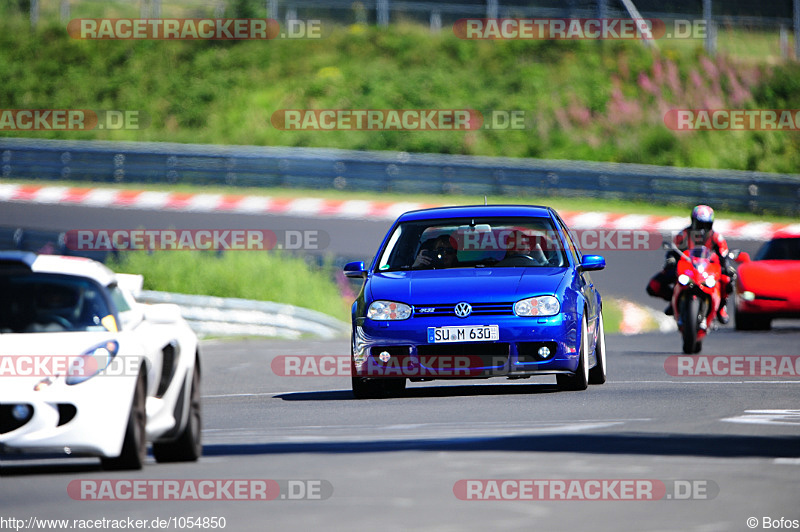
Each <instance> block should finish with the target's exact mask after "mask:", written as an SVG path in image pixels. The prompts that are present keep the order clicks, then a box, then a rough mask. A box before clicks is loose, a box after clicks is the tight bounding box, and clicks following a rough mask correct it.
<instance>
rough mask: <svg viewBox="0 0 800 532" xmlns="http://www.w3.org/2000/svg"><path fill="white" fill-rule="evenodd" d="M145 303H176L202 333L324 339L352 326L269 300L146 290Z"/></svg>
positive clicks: (199, 332)
mask: <svg viewBox="0 0 800 532" xmlns="http://www.w3.org/2000/svg"><path fill="white" fill-rule="evenodd" d="M136 299H137V301H141V302H142V303H174V304H176V305H178V306H179V307H180V309H181V315H182V316H183V318H184V319H185V320H186V321H187V322H189V325H190V326H191V327H192V329H193V330H194V331H195V332H196V333H198V334H200V335H213V336H274V337H279V338H290V339H296V338H299V337H301V336H303V335H310V336H314V337H317V338H322V339H331V338H337V337H342V336H345V335H346V334H347V333H348V332H349V330H350V327H349V325H347V324H346V323H344V322H343V321H339V320H337V319H336V318H333V317H331V316H328V315H326V314H322V313H321V312H316V311H314V310H309V309H305V308H301V307H295V306H292V305H285V304H281V303H272V302H269V301H251V300H248V299H234V298H220V297H212V296H193V295H187V294H171V293H167V292H153V291H149V290H143V291H141V292H140V293H139V295H138V296H137V297H136Z"/></svg>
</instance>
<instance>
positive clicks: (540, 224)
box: [378, 218, 567, 271]
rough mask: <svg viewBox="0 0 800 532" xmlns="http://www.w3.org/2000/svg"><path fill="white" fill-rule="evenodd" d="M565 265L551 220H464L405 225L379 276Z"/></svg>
mask: <svg viewBox="0 0 800 532" xmlns="http://www.w3.org/2000/svg"><path fill="white" fill-rule="evenodd" d="M566 264H567V262H566V255H565V251H564V249H563V246H562V245H561V240H560V238H559V237H558V234H557V233H556V231H555V228H554V226H553V224H552V222H551V220H550V219H549V218H459V219H450V220H425V221H416V222H406V223H403V224H400V225H399V226H398V227H397V228H396V229H395V231H394V233H393V234H392V236H391V237H390V239H389V242H388V244H387V245H386V248H385V249H384V251H383V253H382V254H381V257H380V260H379V262H378V271H398V270H423V269H447V268H481V267H497V268H510V267H537V266H538V267H543V266H549V267H563V266H565V265H566Z"/></svg>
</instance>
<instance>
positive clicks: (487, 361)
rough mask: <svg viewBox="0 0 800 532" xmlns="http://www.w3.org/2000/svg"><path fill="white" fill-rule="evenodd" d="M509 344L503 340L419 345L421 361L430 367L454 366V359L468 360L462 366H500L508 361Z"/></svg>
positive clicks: (418, 352)
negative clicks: (466, 363) (466, 364)
mask: <svg viewBox="0 0 800 532" xmlns="http://www.w3.org/2000/svg"><path fill="white" fill-rule="evenodd" d="M508 352H509V344H507V343H503V342H469V343H452V344H428V345H419V346H417V355H418V356H419V359H420V362H421V363H422V364H424V365H425V366H426V367H430V368H435V369H439V368H452V367H453V361H454V359H456V360H460V359H463V361H468V366H465V365H464V364H463V361H461V362H462V363H461V364H459V366H460V367H470V368H500V367H503V366H505V364H506V363H507V362H508ZM440 362H441V363H440Z"/></svg>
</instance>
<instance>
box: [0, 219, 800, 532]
mask: <svg viewBox="0 0 800 532" xmlns="http://www.w3.org/2000/svg"><path fill="white" fill-rule="evenodd" d="M143 220H146V225H147V226H148V227H164V226H172V227H176V228H192V227H194V228H205V229H208V228H214V227H220V228H251V224H252V225H253V226H254V227H252V228H266V229H273V230H279V229H281V228H288V229H301V230H302V229H306V228H308V229H311V230H325V231H327V232H328V233H329V234H330V236H331V244H330V248H331V249H335V250H336V252H337V253H338V254H341V255H350V256H352V257H353V258H359V257H361V258H369V257H370V256H371V254H372V253H373V252H374V248H375V247H376V246H377V242H378V240H379V238H380V237H381V236H382V234H383V232H384V231H385V229H386V227H387V224H385V223H369V222H365V221H352V220H350V221H347V220H320V219H314V220H302V219H292V218H288V217H270V216H259V217H257V218H256V217H253V218H250V217H247V216H244V217H243V216H238V215H236V216H232V215H208V214H198V215H192V214H180V215H179V214H176V213H163V212H162V213H156V212H153V213H146V214H143V213H141V212H135V211H125V210H104V209H90V208H79V207H68V208H66V207H58V206H41V207H39V206H31V205H25V206H21V205H10V204H3V205H0V225H22V226H28V227H31V226H33V222H36V223H37V224H38V225H37V227H39V228H41V229H59V228H61V229H77V228H87V227H88V228H100V227H106V225H104V224H109V228H113V227H122V228H129V227H131V225H132V224H134V225H133V226H134V227H139V226H140V225H144V223H143ZM178 222H180V225H178ZM78 224H80V225H78ZM111 224H113V225H111ZM256 224H258V225H256ZM744 244H747V245H749V246H750V248H749V249H748V248H745V247H744V246H742V247H743V248H745V249H748V250H751V251H752V250H753V249H754V248H755V247H756V246H757V244H756V243H752V242H749V243H748V242H745V243H744ZM605 254H606V255H607V258H608V262H609V266H608V268H607V270H606V271H604V272H599V273H597V274H596V275H595V276H594V277H595V281H596V284H597V285H598V286H599V287H600V288H601V290H602V291H604V292H605V293H609V294H613V295H619V296H626V295H627V293H629V294H631V298H632V299H636V300H639V301H642V302H649V301H648V298H647V296H646V295H642V292H643V285H644V283H645V282H646V280H647V278H648V277H649V275H650V273H651V271H652V270H653V269H655V268H657V267H658V266H659V265H660V260H661V256H662V254H663V252H662V251H660V250H653V251H648V252H622V251H614V252H611V253H608V252H607V253H605ZM623 288H624V289H626V290H627V293H625V292H622V291H621V289H623ZM799 340H800V325H798V324H797V323H796V322H776V327H775V329H774V330H773V331H770V332H753V333H742V332H736V331H734V330H733V329H732V328H731V327H725V328H722V329H720V330H717V331H714V332H713V333H712V334H711V335H710V337H709V338H708V339H707V340H706V341H705V343H704V349H703V355H711V356H716V355H720V356H725V357H732V356H739V357H743V356H759V357H768V356H789V355H792V356H797V355H800V353H798V351H800V348H798V345H800V342H799ZM607 344H608V352H609V380H608V382H607V383H606V384H604V385H602V386H591V387H590V388H589V389H588V390H587V391H583V392H559V391H557V390H556V388H555V386H553V382H554V379H553V378H552V377H541V378H535V379H529V380H520V381H508V380H503V379H493V380H485V381H433V382H424V383H412V384H410V385H409V388H408V389H407V391H406V393H405V395H403V396H402V397H399V398H392V399H380V400H367V401H357V400H355V399H353V398H352V395H351V393H350V382H349V377H347V376H344V375H338V376H281V375H279V373H280V371H278V372H276V371H274V370H275V368H274V367H273V365H272V363H273V361H274V360H275V358H276V357H279V356H305V355H318V356H343V355H346V354H347V353H348V340H347V339H342V340H336V341H327V342H323V341H284V340H258V341H256V340H245V341H222V340H217V341H207V342H204V343H203V345H202V347H201V348H202V355H201V356H202V365H203V368H204V372H203V379H204V380H203V409H204V433H203V437H204V456H203V458H202V459H201V460H200V462H198V463H196V464H155V463H154V461H153V460H152V458H150V460H149V463H148V464H147V465H146V467H145V468H144V470H142V471H140V472H127V473H125V472H121V473H117V472H115V473H109V472H104V471H101V470H99V468H98V465H97V462H96V461H95V460H93V459H80V458H76V459H68V460H49V459H48V460H21V459H19V460H18V459H16V458H15V457H9V456H4V457H2V463H1V464H0V477H2V478H0V517H3V518H9V517H14V518H17V519H23V520H26V522H27V519H28V518H29V517H36V518H45V519H46V518H49V519H69V520H70V521H72V520H73V519H102V518H106V519H127V518H129V517H130V518H132V519H144V520H147V521H148V523H150V522H151V521H152V519H154V518H161V519H168V518H171V517H176V518H180V517H195V518H196V517H224V518H225V519H226V524H227V527H226V530H236V531H238V530H315V529H324V530H374V529H380V530H385V531H389V530H408V529H425V530H442V531H450V530H453V531H455V530H541V531H562V530H609V531H610V530H638V531H667V530H669V531H672V530H675V531H683V530H696V531H728V530H752V529H756V530H760V529H763V528H766V527H764V526H763V525H764V524H765V523H764V518H767V519H771V520H779V519H781V518H784V519H788V520H790V521H789V523H790V525H791V524H792V523H791V520H800V505H798V495H797V494H798V481H799V480H800V410H798V409H800V394H799V393H798V383H800V380H798V377H797V376H796V375H789V374H784V375H781V376H756V377H753V376H730V375H720V374H717V375H703V376H672V375H670V374H669V372H668V371H667V367H668V366H669V364H668V361H669V360H674V359H670V358H669V357H671V356H674V355H678V354H680V340H679V338H678V335H677V334H674V333H673V334H661V333H651V334H643V335H637V336H618V335H613V336H612V335H609V336H608V338H607ZM695 358H697V357H695ZM724 360H730V358H726V359H724ZM276 367H279V366H276ZM76 479H89V480H94V481H101V480H103V479H140V480H147V479H150V480H158V479H271V480H277V481H280V482H279V484H281V485H285V484H286V483H285V482H284V481H287V480H294V481H301V480H303V481H312V483H313V482H315V481H317V482H319V483H318V484H316V485H319V486H324V489H323V490H322V492H323V496H322V498H321V499H305V500H290V499H291V498H292V497H291V493H290V492H289V491H286V490H284V491H283V492H282V495H287V497H286V498H281V496H277V498H276V499H275V500H271V501H230V500H211V501H202V502H198V501H191V500H180V501H174V500H169V501H165V500H158V501H147V502H141V501H130V500H117V501H103V502H98V501H89V500H75V499H73V498H71V497H70V494H69V493H68V491H67V486H68V485H69V483H70V481H73V480H76ZM467 479H473V480H475V479H483V480H490V479H527V480H537V481H541V480H545V479H550V480H557V481H564V482H565V483H566V482H568V483H570V485H571V486H574V485H575V482H573V481H577V480H600V481H603V480H607V481H608V482H612V481H613V480H620V479H623V480H624V479H634V480H638V481H640V484H641V481H646V480H648V479H649V481H650V484H649V485H651V486H663V487H664V490H665V491H664V492H663V496H661V495H662V494H661V493H660V492H658V491H656V493H655V495H656V496H657V498H658V500H616V499H614V498H613V495H612V492H609V494H608V496H607V497H605V498H603V499H601V500H461V499H459V498H458V497H457V496H456V493H457V492H458V493H460V491H459V490H458V489H456V490H455V492H454V487H457V486H462V485H463V484H464V483H463V482H461V481H465V480H467ZM608 482H606V485H608ZM305 485H306V486H311V485H314V484H305ZM294 486H298V484H297V483H295V484H294ZM482 486H483V488H482V489H481V490H478V491H477V492H473V493H477V494H478V495H480V494H484V495H490V494H491V493H492V492H491V490H490V489H489V488H488V487H489V486H490V484H489V483H486V484H482ZM505 486H507V491H506V494H507V495H508V496H510V497H513V496H514V491H513V484H509V483H507V484H505ZM509 486H510V488H509ZM546 486H550V487H553V486H556V484H553V483H550V484H546ZM685 486H693V487H694V492H692V491H691V490H690V491H689V493H688V494H687V493H686V492H685V490H684V489H683V488H684V487H685ZM297 492H298V491H295V492H294V493H297ZM535 493H536V492H535V491H534V494H535ZM548 493H550V494H551V495H553V492H552V491H548ZM587 493H588V491H587ZM613 493H616V494H617V495H619V493H620V492H619V490H617V491H616V492H613ZM554 496H555V497H556V498H557V497H558V494H557V493H556V494H555V495H554ZM641 498H646V495H642V497H641ZM748 518H755V520H756V525H757V526H756V527H755V528H751V527H749V526H748V524H747V520H748ZM784 522H785V521H784ZM770 523H772V524H773V525H774V526H772V528H777V522H774V523H773V521H770ZM770 523H767V524H770ZM2 524H3V522H2V521H0V525H2ZM73 524H74V523H72V522H71V523H70V526H69V527H67V528H68V529H72V528H73V526H72V525H73ZM5 526H6V528H8V523H6V525H5ZM150 528H152V527H150ZM168 528H169V529H171V530H178V529H180V528H178V527H177V526H170V527H168Z"/></svg>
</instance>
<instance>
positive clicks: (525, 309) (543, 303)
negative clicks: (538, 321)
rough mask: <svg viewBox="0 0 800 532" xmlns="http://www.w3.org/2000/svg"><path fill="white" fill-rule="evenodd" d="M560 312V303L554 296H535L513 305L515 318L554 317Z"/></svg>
mask: <svg viewBox="0 0 800 532" xmlns="http://www.w3.org/2000/svg"><path fill="white" fill-rule="evenodd" d="M560 311H561V303H559V302H558V299H557V298H556V297H554V296H537V297H529V298H527V299H521V300H519V301H517V302H516V303H514V314H516V315H517V316H555V315H556V314H558V313H559V312H560Z"/></svg>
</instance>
